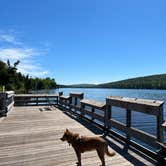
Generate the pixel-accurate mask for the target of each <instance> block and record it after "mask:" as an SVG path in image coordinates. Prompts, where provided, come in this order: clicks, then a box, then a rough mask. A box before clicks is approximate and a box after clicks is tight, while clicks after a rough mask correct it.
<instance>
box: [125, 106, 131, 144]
mask: <svg viewBox="0 0 166 166" xmlns="http://www.w3.org/2000/svg"><path fill="white" fill-rule="evenodd" d="M126 127H128V128H130V127H131V110H129V109H126ZM127 140H128V141H130V135H129V134H127Z"/></svg>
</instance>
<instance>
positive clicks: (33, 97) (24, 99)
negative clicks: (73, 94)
mask: <svg viewBox="0 0 166 166" xmlns="http://www.w3.org/2000/svg"><path fill="white" fill-rule="evenodd" d="M58 97H59V94H16V95H15V96H14V101H15V104H14V105H15V106H40V105H57V104H58Z"/></svg>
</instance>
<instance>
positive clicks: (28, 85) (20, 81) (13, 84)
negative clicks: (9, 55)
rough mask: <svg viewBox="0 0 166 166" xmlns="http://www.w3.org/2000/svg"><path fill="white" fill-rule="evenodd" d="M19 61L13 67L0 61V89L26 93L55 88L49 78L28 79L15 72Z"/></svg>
mask: <svg viewBox="0 0 166 166" xmlns="http://www.w3.org/2000/svg"><path fill="white" fill-rule="evenodd" d="M19 63H20V62H19V61H17V62H15V63H14V64H13V65H11V64H10V61H9V60H8V62H7V63H4V62H3V61H0V89H2V86H5V89H6V90H15V91H16V90H19V91H24V92H26V93H28V91H30V90H41V89H52V88H56V86H57V85H56V82H55V80H54V79H51V78H49V77H48V78H30V77H29V75H23V74H22V73H20V72H17V66H18V65H19Z"/></svg>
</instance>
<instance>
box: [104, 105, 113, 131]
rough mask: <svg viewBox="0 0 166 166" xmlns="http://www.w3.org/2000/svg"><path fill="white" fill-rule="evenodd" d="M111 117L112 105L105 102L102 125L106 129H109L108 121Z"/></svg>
mask: <svg viewBox="0 0 166 166" xmlns="http://www.w3.org/2000/svg"><path fill="white" fill-rule="evenodd" d="M111 118H112V107H111V106H110V105H109V104H106V109H105V115H104V127H105V129H107V130H109V129H110V127H111V125H110V122H109V121H110V119H111Z"/></svg>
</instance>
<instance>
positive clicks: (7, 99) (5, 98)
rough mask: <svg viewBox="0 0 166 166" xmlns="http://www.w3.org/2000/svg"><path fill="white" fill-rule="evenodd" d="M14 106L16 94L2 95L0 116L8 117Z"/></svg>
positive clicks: (7, 93)
mask: <svg viewBox="0 0 166 166" xmlns="http://www.w3.org/2000/svg"><path fill="white" fill-rule="evenodd" d="M13 105H14V92H13V91H6V92H4V93H0V116H6V115H7V113H8V112H9V111H10V110H11V109H12V108H13Z"/></svg>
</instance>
